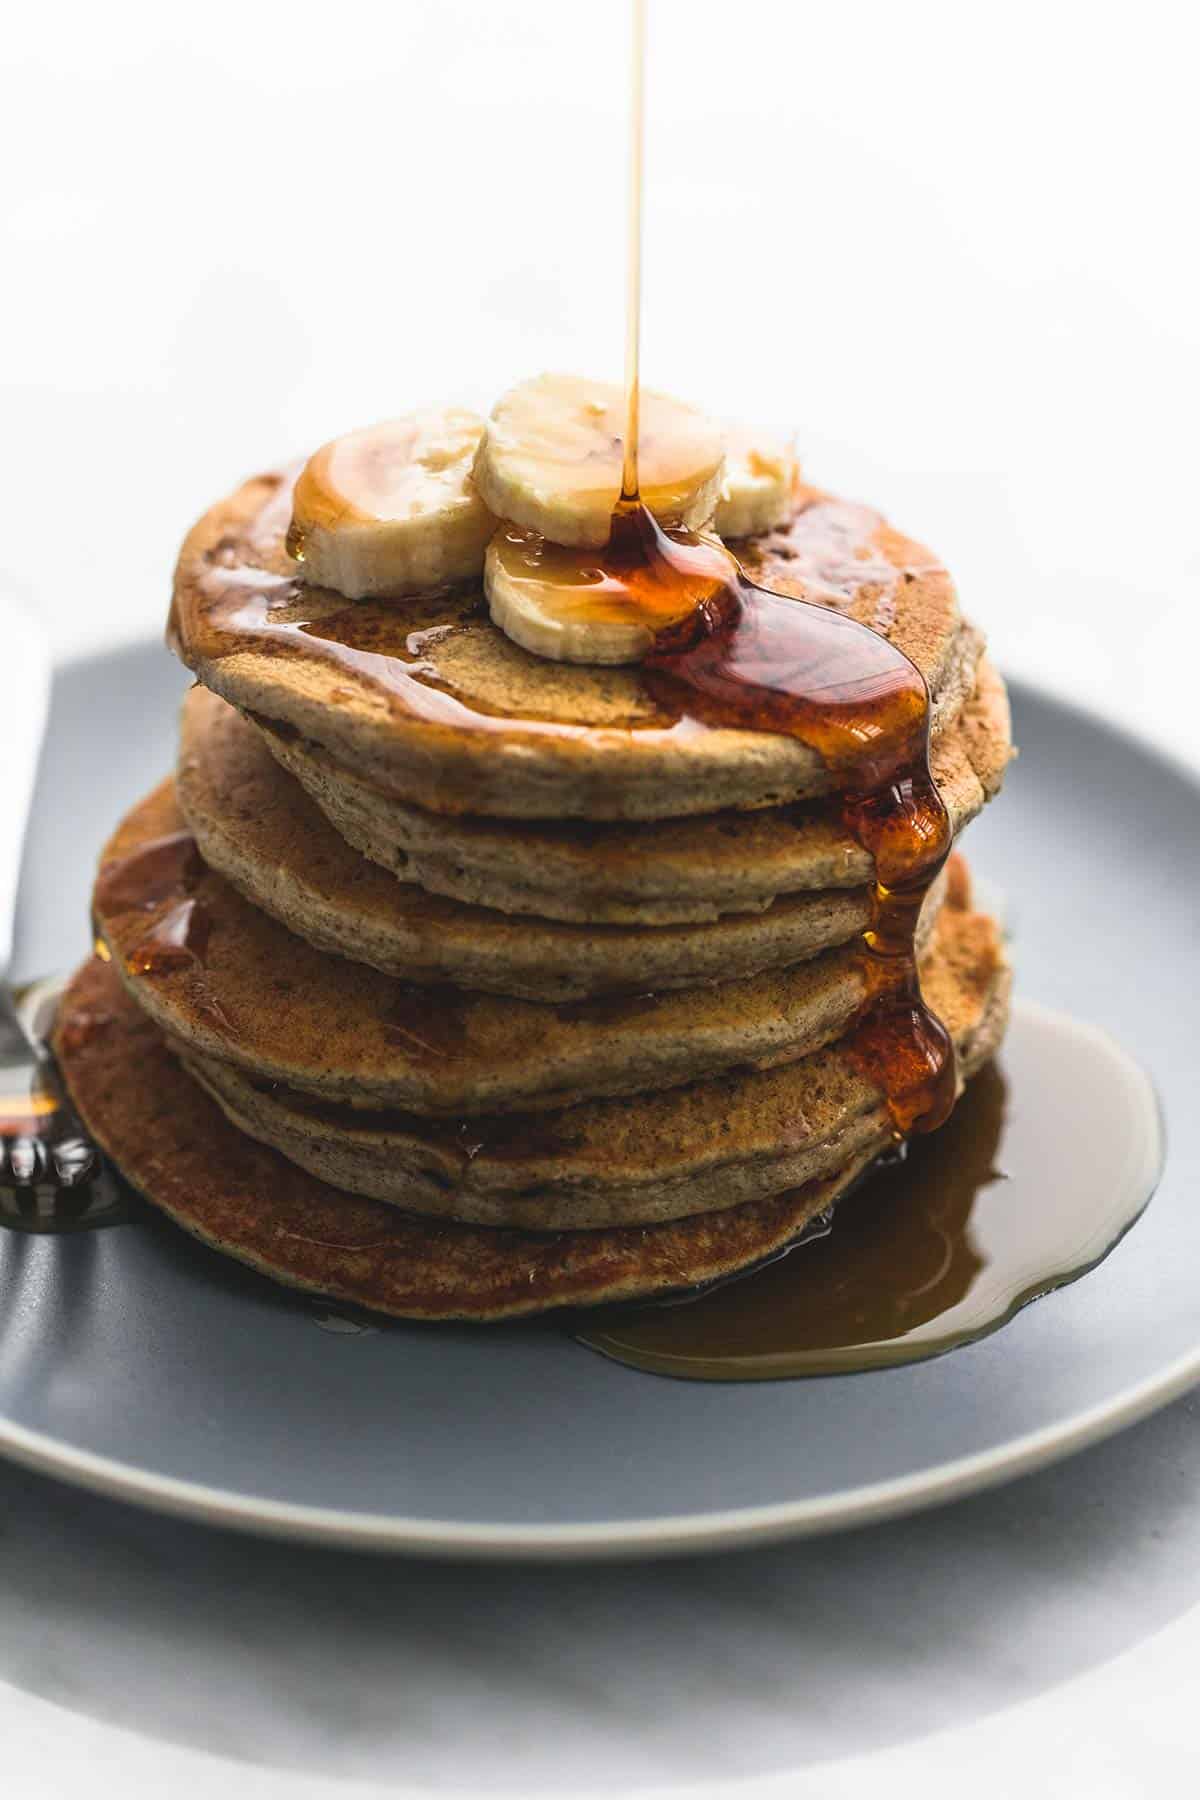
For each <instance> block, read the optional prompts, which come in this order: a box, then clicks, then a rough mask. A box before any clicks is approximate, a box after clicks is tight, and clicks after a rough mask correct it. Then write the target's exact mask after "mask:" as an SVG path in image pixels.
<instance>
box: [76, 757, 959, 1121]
mask: <svg viewBox="0 0 1200 1800" xmlns="http://www.w3.org/2000/svg"><path fill="white" fill-rule="evenodd" d="M179 834H182V837H180V836H179ZM164 852H165V868H164ZM176 852H178V854H176ZM367 866H368V865H364V867H367ZM941 892H942V888H941V887H937V888H935V890H934V891H933V892H932V893H931V894H930V896H929V900H928V902H927V905H926V908H925V912H924V914H923V918H922V925H923V929H924V931H925V932H928V930H929V928H930V927H931V925H932V922H933V917H934V915H935V912H936V908H937V905H938V904H939V903H940V898H941ZM93 908H94V914H95V919H96V925H97V929H98V931H99V932H100V933H101V934H102V935H103V937H104V939H105V941H106V942H107V945H108V947H109V949H110V951H111V953H112V955H113V958H114V960H115V961H116V963H117V965H118V967H119V968H120V969H121V971H122V973H123V976H124V978H125V980H126V981H127V982H128V983H129V985H130V988H131V990H132V991H133V992H134V994H135V995H136V997H137V1000H138V1002H139V1004H140V1005H141V1006H142V1007H143V1008H144V1009H145V1010H146V1011H147V1012H148V1013H149V1014H150V1015H151V1016H152V1017H153V1018H154V1019H155V1021H156V1022H157V1023H158V1024H159V1025H160V1026H161V1028H162V1029H163V1030H164V1031H167V1032H169V1033H170V1034H171V1036H172V1037H174V1038H176V1039H178V1040H179V1041H180V1042H182V1043H184V1044H186V1045H188V1046H189V1047H191V1048H192V1049H195V1050H198V1051H199V1052H200V1053H201V1054H203V1055H206V1056H215V1057H216V1058H218V1060H220V1061H222V1062H231V1063H233V1064H234V1065H235V1066H236V1067H238V1068H241V1069H244V1070H245V1071H246V1072H247V1073H248V1074H250V1075H253V1076H256V1077H259V1078H265V1079H267V1080H270V1081H281V1082H284V1083H285V1084H287V1085H288V1086H290V1087H295V1088H299V1089H301V1090H302V1091H303V1092H305V1093H310V1094H315V1095H317V1096H318V1097H319V1098H322V1099H333V1100H339V1101H346V1102H349V1103H351V1104H356V1105H363V1106H399V1107H403V1108H405V1109H406V1110H410V1111H413V1112H420V1113H427V1114H430V1115H432V1116H435V1117H443V1118H445V1117H452V1118H458V1117H461V1116H463V1115H469V1114H477V1113H487V1112H495V1111H503V1110H511V1109H513V1108H521V1109H523V1110H544V1109H545V1108H547V1107H561V1106H567V1105H571V1104H573V1103H575V1102H576V1101H579V1100H586V1099H594V1098H598V1097H600V1096H603V1095H608V1094H627V1093H637V1092H640V1091H643V1090H646V1089H654V1088H662V1087H672V1086H678V1085H680V1084H682V1083H683V1082H687V1081H694V1080H698V1079H702V1078H703V1077H705V1076H709V1075H714V1074H716V1073H718V1072H720V1071H721V1070H725V1069H730V1068H733V1067H735V1066H737V1065H739V1064H747V1063H750V1064H753V1065H755V1066H756V1067H760V1068H762V1067H768V1066H772V1065H774V1064H777V1063H782V1062H790V1061H793V1060H795V1058H797V1057H799V1056H804V1055H807V1054H808V1052H809V1051H811V1050H816V1049H819V1048H820V1046H821V1045H822V1044H826V1043H829V1042H831V1041H832V1040H833V1039H834V1038H836V1037H839V1036H840V1035H841V1034H842V1032H843V1031H844V1030H845V1029H846V1027H847V1025H848V1023H849V1021H850V1020H851V1018H852V1017H853V1016H854V1014H855V1013H856V1011H857V1010H858V1008H859V1007H860V1005H861V1004H862V1001H863V999H864V996H865V987H864V978H863V973H862V970H861V967H860V963H859V955H858V948H857V946H856V945H848V946H846V947H844V948H841V949H837V950H827V951H825V952H824V953H823V954H822V955H820V956H817V957H814V958H812V959H811V960H809V961H807V962H802V963H798V964H796V965H795V966H794V967H791V968H787V969H777V970H769V971H767V972H765V973H763V974H760V975H754V976H749V977H747V978H745V979H743V980H738V981H724V982H721V983H719V984H718V985H716V986H710V987H703V988H690V989H683V990H673V989H667V990H666V991H664V992H662V993H653V992H645V993H632V994H618V995H612V996H606V997H600V998H597V999H594V1000H583V1001H572V1002H568V1003H566V1004H564V1005H557V1006H552V1005H545V1004H539V1003H537V1002H534V1001H530V1000H518V999H511V998H505V997H501V996H499V995H494V994H484V993H470V992H466V991H463V990H460V989H458V988H454V987H448V986H446V987H416V986H413V985H412V984H410V983H407V982H400V981H396V980H394V979H391V978H389V977H387V976H384V975H380V974H379V973H378V972H377V971H376V970H375V969H373V968H371V967H369V966H368V965H366V964H362V963H356V962H350V961H346V960H345V959H343V958H341V957H336V956H329V955H326V954H324V953H323V952H321V951H318V950H316V949H314V948H313V947H312V945H310V944H308V943H306V942H305V941H304V940H303V939H301V938H298V937H295V936H293V935H292V933H291V932H289V931H288V930H287V929H286V928H285V927H284V926H282V925H280V924H279V923H278V921H277V920H275V919H273V918H271V917H270V916H269V915H268V914H267V913H265V912H262V911H260V910H259V909H258V908H257V907H255V906H252V905H250V904H249V903H248V902H247V901H246V900H244V899H243V898H242V896H241V895H240V894H239V893H238V892H237V890H236V889H235V888H233V887H232V886H231V885H230V884H229V882H228V881H226V880H225V879H224V878H223V877H222V876H221V875H219V874H218V873H217V872H216V871H215V870H212V869H209V868H207V867H206V866H205V865H204V864H203V862H202V861H201V860H200V857H199V855H198V853H197V852H196V850H195V841H194V839H192V838H191V837H190V834H188V833H187V832H186V828H185V822H184V818H183V814H182V813H181V811H180V809H179V806H178V803H177V801H176V799H175V795H174V789H173V784H172V783H171V782H165V783H164V784H163V785H162V786H161V787H160V788H158V789H157V790H156V791H155V793H153V794H152V795H150V797H149V798H148V799H146V800H144V801H142V802H141V803H140V805H138V806H136V807H135V808H134V810H133V811H132V812H131V813H130V814H129V816H128V817H127V818H126V819H125V821H124V822H123V823H122V825H120V826H119V827H118V829H117V831H116V833H115V834H114V836H113V838H112V839H111V840H110V842H109V844H108V845H107V847H106V849H105V851H104V854H103V857H102V860H101V869H100V875H99V878H98V880H97V883H96V889H95V892H94V895H93ZM192 930H194V931H195V933H196V943H197V946H198V947H197V949H196V950H195V951H194V952H192V951H189V949H188V946H187V944H186V943H181V942H179V941H178V940H179V938H180V936H181V934H182V935H183V936H184V937H186V936H187V934H188V933H189V932H190V931H192ZM147 965H149V966H147Z"/></svg>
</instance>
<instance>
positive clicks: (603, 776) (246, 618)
mask: <svg viewBox="0 0 1200 1800" xmlns="http://www.w3.org/2000/svg"><path fill="white" fill-rule="evenodd" d="M290 513H291V478H290V477H289V476H285V475H282V474H278V473H276V474H270V475H263V476H259V477H256V478H255V479H254V480H251V481H249V482H246V483H245V484H244V485H243V486H242V487H240V488H239V489H238V490H237V491H236V492H235V493H234V494H232V495H230V496H229V497H228V498H227V499H225V500H223V501H221V502H219V503H218V505H216V506H215V507H213V508H212V509H211V511H210V512H208V513H206V514H205V516H204V517H203V518H202V519H201V520H200V521H199V523H198V524H197V525H196V526H195V527H194V529H193V530H192V531H191V532H190V533H189V535H188V537H187V539H186V541H185V543H184V546H183V550H182V552H181V555H180V559H179V564H178V568H177V571H176V580H175V594H174V601H173V605H172V615H171V627H170V638H171V642H172V645H173V647H174V648H175V649H176V651H177V652H178V654H179V655H180V656H181V657H182V659H183V661H184V662H185V663H187V664H188V666H189V667H190V668H192V669H194V670H195V672H196V674H197V675H198V676H199V678H200V680H201V681H202V682H203V683H204V684H205V685H206V686H207V687H210V688H212V689H213V690H214V691H215V692H216V693H218V694H220V695H222V696H223V697H224V698H225V699H227V700H229V701H231V702H233V703H234V704H235V705H237V706H240V707H242V708H245V709H248V710H250V711H252V712H254V713H256V714H259V715H261V716H262V717H263V718H264V719H266V720H268V721H275V722H282V723H283V724H284V725H289V726H292V727H294V728H295V729H296V730H298V731H299V732H301V733H302V734H303V736H304V737H305V738H306V739H309V740H311V741H312V742H313V743H315V744H316V745H318V746H320V747H322V748H323V749H325V750H327V751H328V752H329V753H330V754H331V755H333V756H334V757H336V758H337V759H338V760H339V761H340V762H342V763H344V764H346V765H347V766H348V767H351V768H354V769H358V770H360V771H361V772H362V774H363V775H364V776H366V777H367V778H368V779H369V780H370V781H372V782H373V783H375V784H376V785H377V786H379V787H380V788H382V789H384V790H387V791H390V792H392V793H394V794H396V795H397V796H399V798H400V799H402V800H405V801H409V802H413V803H416V804H418V805H420V806H423V807H426V808H429V809H430V810H432V811H435V812H442V813H459V812H471V813H477V814H488V815H493V816H497V817H503V818H590V819H626V818H627V819H639V818H644V819H655V818H671V817H683V816H687V815H691V814H695V813H708V812H714V811H717V810H719V809H721V808H725V807H739V808H745V807H764V806H776V805H783V804H788V803H791V802H793V801H796V800H799V799H803V798H809V797H813V796H817V795H821V794H825V793H828V792H829V791H830V785H831V784H830V777H829V774H828V771H827V770H826V768H825V766H824V764H823V763H822V761H821V759H820V758H819V757H818V756H817V754H816V753H815V752H814V751H813V750H811V749H809V748H808V747H807V746H806V745H804V744H801V743H800V742H798V741H797V740H796V739H794V738H790V737H785V736H780V735H778V734H776V733H771V732H757V731H740V730H739V731H730V730H724V729H717V728H710V727H707V726H703V725H700V724H698V723H697V722H696V721H695V720H692V719H689V718H674V717H671V716H670V715H667V714H664V712H663V711H662V710H661V709H660V707H659V706H658V705H657V704H656V703H655V702H654V701H652V700H651V698H650V696H649V693H648V692H647V690H646V688H645V686H644V684H643V682H642V680H641V678H640V676H639V673H638V671H637V670H636V669H627V668H618V669H602V668H591V667H587V668H585V667H580V666H564V665H562V664H556V663H552V662H547V661H545V660H543V659H541V658H539V657H536V656H531V655H529V654H528V653H527V652H526V651H524V650H522V649H520V648H519V647H518V646H517V645H515V644H513V643H511V642H510V641H509V640H508V639H507V638H506V637H505V636H504V635H503V634H502V633H501V632H499V631H498V630H497V629H496V628H495V626H493V625H492V623H491V621H490V619H489V618H488V616H487V612H486V607H485V605H484V603H483V599H482V594H481V591H480V590H479V589H478V588H474V587H472V588H468V589H465V590H459V591H457V592H454V593H443V594H439V595H430V596H421V597H418V598H416V599H413V600H405V601H388V602H378V601H358V602H349V601H347V600H346V599H345V598H344V597H343V596H342V595H339V594H334V593H332V592H329V591H328V590H323V589H320V588H313V587H306V586H305V585H304V584H303V583H301V582H300V581H299V580H297V578H296V569H295V565H294V564H293V563H292V562H291V561H290V560H289V558H288V556H287V553H286V551H285V548H284V536H285V533H286V530H287V525H288V521H289V518H290ZM736 548H737V551H738V554H739V556H740V558H741V560H742V563H743V565H744V567H745V568H746V571H747V573H748V574H749V575H750V577H751V578H752V579H753V580H755V581H757V582H759V583H760V584H761V585H763V586H766V587H770V588H771V589H773V590H774V591H776V592H779V593H783V594H791V595H795V596H796V597H797V598H800V599H805V598H808V599H812V600H816V601H818V602H819V603H821V604H824V605H828V606H830V607H832V608H834V609H835V610H837V611H838V612H839V613H843V614H846V615H847V616H851V617H853V618H855V619H857V620H859V622H860V623H862V624H865V625H869V626H871V627H872V628H874V629H875V630H877V631H880V632H881V633H883V634H884V635H886V636H887V637H888V638H889V640H890V641H891V642H892V643H894V644H895V645H896V646H897V648H899V649H900V650H902V651H903V652H904V653H905V654H906V655H907V656H909V657H910V658H911V659H912V661H913V662H914V663H915V664H916V666H917V668H918V669H919V670H920V672H921V674H922V675H923V676H924V678H925V680H926V682H927V683H928V686H929V690H930V694H931V697H932V703H933V706H932V726H933V730H934V733H935V735H937V734H939V733H940V732H941V731H942V730H944V729H945V728H946V727H947V726H949V725H950V724H951V723H953V721H954V720H955V719H956V718H957V716H958V714H959V712H960V710H961V708H962V706H963V704H964V702H965V700H966V699H967V697H968V696H969V695H970V693H971V692H972V690H973V688H974V686H975V667H976V663H977V661H978V657H979V653H980V640H979V637H978V634H977V633H976V632H974V631H973V630H972V629H971V627H969V626H967V625H965V624H964V623H963V620H962V618H961V615H960V613H959V608H958V600H957V596H956V594H955V590H954V586H953V583H952V582H951V580H950V577H949V575H948V574H947V572H946V570H945V569H944V568H943V567H942V566H941V565H940V564H939V563H938V562H937V560H936V559H935V558H934V557H933V556H932V555H931V554H930V553H929V552H928V551H927V550H924V549H923V548H922V547H921V546H920V545H918V544H916V543H913V542H912V541H911V540H910V539H908V538H905V537H903V536H902V535H901V534H900V533H898V532H896V531H894V530H893V529H892V528H891V527H890V526H889V525H887V524H886V523H885V522H884V521H883V520H882V519H880V518H879V516H878V514H876V513H874V512H871V511H870V510H869V509H868V508H866V507H859V506H854V505H851V504H848V503H847V502H844V501H839V500H834V499H832V498H830V497H829V496H827V495H824V494H821V493H820V492H819V491H818V490H816V489H814V488H808V487H802V488H800V489H799V490H798V493H797V505H796V512H795V514H794V516H793V518H792V519H791V521H790V522H789V523H788V524H787V525H786V526H784V527H781V528H780V529H779V530H777V531H773V532H770V533H768V534H766V535H765V536H764V537H762V538H760V539H756V540H748V541H746V542H744V543H742V544H740V545H738V546H736Z"/></svg>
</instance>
